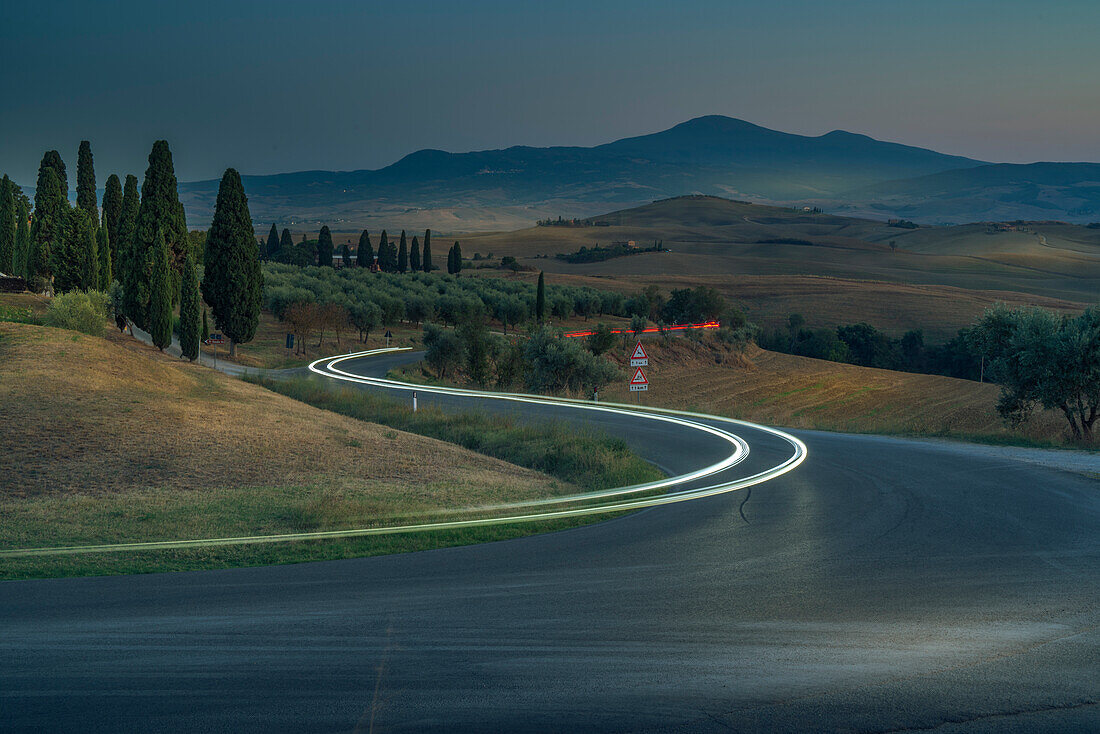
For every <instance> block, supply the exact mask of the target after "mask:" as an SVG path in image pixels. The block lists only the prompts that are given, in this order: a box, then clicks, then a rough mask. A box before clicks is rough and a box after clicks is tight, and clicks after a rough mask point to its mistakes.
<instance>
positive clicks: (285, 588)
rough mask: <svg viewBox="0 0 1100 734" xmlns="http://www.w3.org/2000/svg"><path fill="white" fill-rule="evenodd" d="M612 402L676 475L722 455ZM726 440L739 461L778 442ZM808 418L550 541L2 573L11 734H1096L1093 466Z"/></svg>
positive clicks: (1098, 641)
mask: <svg viewBox="0 0 1100 734" xmlns="http://www.w3.org/2000/svg"><path fill="white" fill-rule="evenodd" d="M407 359H408V358H407V357H388V358H384V359H381V360H374V361H372V362H369V363H365V362H361V363H358V364H356V363H345V366H344V368H345V369H349V371H358V372H362V373H368V372H371V371H372V370H373V371H379V370H383V369H384V368H385V367H386V366H387V365H388V363H390V362H393V361H405V360H407ZM421 400H423V401H432V400H439V401H441V402H442V403H445V404H455V405H458V404H461V401H462V399H461V398H445V397H444V398H432V397H430V396H426V395H422V396H421ZM467 406H468V404H467ZM499 409H502V410H511V411H516V410H519V411H522V414H523V415H526V416H530V418H531V419H532V420H538V419H541V418H542V417H544V416H550V415H553V417H555V418H556V419H569V418H568V417H567V416H565V415H564V413H565V412H567V411H566V409H562V408H546V409H543V408H541V407H539V406H520V407H516V406H514V405H513V406H501V407H499ZM600 420H601V423H602V426H601V427H603V428H604V429H605V430H609V431H612V432H615V433H617V434H619V435H623V436H624V438H627V439H628V440H629V441H630V442H631V443H632V444H633V445H635V446H636V447H637V448H638V449H639V450H640V451H642V452H643V453H644V455H646V456H647V457H649V458H650V459H651V460H653V461H655V462H656V463H658V464H659V465H661V466H662V467H664V468H665V469H666V470H667V471H670V472H676V473H678V472H681V471H686V470H688V469H691V468H694V467H696V466H699V465H700V464H701V463H703V462H704V461H705V460H706V459H707V458H708V454H709V453H710V452H712V451H717V450H718V449H717V448H715V447H708V446H707V445H699V446H694V445H687V444H688V443H690V439H687V438H684V437H672V438H668V437H665V436H662V435H661V433H660V432H659V431H658V432H656V433H655V432H654V430H653V428H652V427H651V426H643V425H641V424H640V423H638V422H637V421H630V420H629V419H623V420H611V419H602V418H601V419H600ZM738 433H740V435H742V436H743V437H744V438H745V439H746V440H747V441H748V443H749V445H750V446H751V449H752V450H751V453H750V456H749V458H748V459H747V460H746V461H745V462H743V464H742V465H740V467H739V468H738V469H739V471H741V472H742V473H744V474H748V473H751V472H752V471H755V470H759V468H761V467H764V466H768V465H773V464H775V463H777V462H778V461H781V460H782V457H783V456H784V455H788V454H789V453H790V446H789V445H786V444H784V442H782V441H781V440H780V439H778V438H777V437H775V436H771V435H770V434H766V433H762V432H759V431H753V430H743V431H741V430H739V431H738ZM797 435H798V436H799V437H800V438H801V439H803V440H804V441H805V442H806V444H807V445H808V446H809V458H808V459H807V461H806V462H805V463H804V464H803V465H802V466H801V467H799V468H798V469H796V470H795V471H793V472H791V473H789V474H786V475H784V476H782V477H779V478H777V479H774V480H772V481H769V482H767V483H765V484H762V485H758V486H756V487H753V488H752V490H751V495H750V494H749V493H747V492H735V493H732V494H726V495H721V496H717V497H712V498H708V499H703V500H696V501H691V502H685V503H680V504H675V505H668V506H664V507H657V508H653V509H649V510H645V511H642V512H637V513H634V514H631V515H628V516H624V517H621V518H619V519H616V520H612V521H610V522H605V523H599V524H595V525H590V526H586V527H582V528H577V529H574V530H569V531H565V532H560V533H552V534H547V535H541V536H532V537H528V538H522V539H517V540H512V541H506V542H501V543H491V544H485V545H479V546H469V547H463V548H451V549H444V550H438V551H430V552H423V553H415V554H409V555H401V556H389V557H381V558H367V559H359V560H350V561H336V562H327V563H316V564H302V565H295V566H282V567H271V568H256V569H240V570H228V571H207V572H197V573H182V574H160V575H149V576H134V577H110V578H90V579H65V580H47V581H31V582H9V583H3V584H0V729H2V730H4V731H80V732H94V731H104V732H116V731H119V732H127V731H133V732H177V731H204V732H205V731H210V732H281V731H310V732H351V731H364V732H365V731H371V730H373V731H558V732H567V731H609V732H621V731H644V732H651V731H684V732H695V731H703V732H707V731H715V732H726V731H838V730H840V731H859V732H885V731H918V730H934V731H937V732H953V731H989V732H1000V731H1051V732H1054V731H1057V732H1065V731H1100V705H1098V704H1100V626H1098V625H1100V478H1098V477H1097V476H1096V475H1089V474H1083V473H1074V472H1070V471H1063V470H1060V469H1058V468H1056V467H1049V466H1040V465H1037V464H1034V463H1026V462H1022V461H1016V460H1013V459H1010V458H1004V457H998V456H990V455H988V454H984V453H979V452H975V451H972V450H970V449H968V448H967V447H965V446H962V445H954V444H946V443H945V444H931V443H926V442H918V441H907V440H901V439H891V438H882V437H872V436H851V435H842V434H828V433H815V432H798V433H797Z"/></svg>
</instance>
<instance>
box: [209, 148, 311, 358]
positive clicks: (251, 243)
mask: <svg viewBox="0 0 1100 734" xmlns="http://www.w3.org/2000/svg"><path fill="white" fill-rule="evenodd" d="M327 230H328V228H327V227H325V228H323V229H322V230H321V231H322V233H325V232H327ZM330 242H331V239H330ZM331 260H332V254H331V250H330V252H329V261H330V262H331ZM263 287H264V278H263V273H262V272H261V271H260V261H259V258H258V256H257V247H256V238H255V235H254V234H253V231H252V215H251V214H250V213H249V211H248V198H247V197H246V196H245V194H244V186H243V185H242V184H241V175H240V174H239V173H237V171H235V170H234V169H232V168H229V169H227V170H226V172H225V175H224V176H222V182H221V185H220V186H219V187H218V202H217V204H216V205H215V208H214V219H213V221H212V222H211V223H210V230H209V231H208V232H207V234H206V262H205V275H204V276H203V279H202V295H203V298H204V299H205V300H206V302H207V303H208V304H210V309H211V310H212V311H213V312H214V323H215V324H216V325H217V327H218V328H219V329H220V330H221V331H222V332H223V333H224V334H225V335H226V336H227V337H229V339H230V342H229V354H230V355H236V353H237V344H238V343H243V342H247V341H250V340H251V339H252V337H254V336H255V335H256V326H257V325H258V324H259V321H260V301H261V298H262V296H263Z"/></svg>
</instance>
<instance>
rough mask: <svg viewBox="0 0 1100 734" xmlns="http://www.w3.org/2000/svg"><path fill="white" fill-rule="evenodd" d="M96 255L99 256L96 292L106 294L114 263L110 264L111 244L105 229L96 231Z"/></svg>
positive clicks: (101, 228) (109, 285)
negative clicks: (99, 291)
mask: <svg viewBox="0 0 1100 734" xmlns="http://www.w3.org/2000/svg"><path fill="white" fill-rule="evenodd" d="M95 250H96V254H97V255H99V286H98V290H101V291H103V292H104V293H106V292H107V291H109V290H111V281H112V280H114V277H115V276H114V263H113V262H111V243H110V238H109V237H108V236H107V228H106V227H100V228H99V229H98V230H96V240H95Z"/></svg>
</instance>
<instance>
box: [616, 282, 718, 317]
mask: <svg viewBox="0 0 1100 734" xmlns="http://www.w3.org/2000/svg"><path fill="white" fill-rule="evenodd" d="M624 308H625V312H626V313H625V315H627V316H641V317H643V318H645V319H648V320H649V321H652V322H654V323H655V324H658V325H660V324H697V323H700V322H703V321H717V320H719V319H721V318H722V316H723V314H724V313H725V312H726V310H727V306H726V300H725V299H724V298H723V297H722V295H721V294H720V293H719V292H718V291H716V290H715V289H713V288H708V287H707V286H702V285H701V286H697V287H695V288H681V289H674V290H672V291H671V292H670V293H669V295H668V297H667V298H666V297H665V296H664V295H662V293H661V289H660V288H658V287H657V286H656V285H649V286H646V287H645V288H644V289H643V290H641V291H640V292H639V293H637V294H636V295H634V296H632V297H631V298H629V299H627V300H626V302H625V303H624Z"/></svg>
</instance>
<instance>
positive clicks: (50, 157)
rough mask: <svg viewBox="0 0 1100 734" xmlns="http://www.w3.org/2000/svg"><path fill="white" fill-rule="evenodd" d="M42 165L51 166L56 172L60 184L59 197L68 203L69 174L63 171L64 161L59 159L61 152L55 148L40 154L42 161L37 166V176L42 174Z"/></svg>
mask: <svg viewBox="0 0 1100 734" xmlns="http://www.w3.org/2000/svg"><path fill="white" fill-rule="evenodd" d="M42 166H46V167H47V168H52V169H53V171H54V173H56V174H57V182H58V184H59V185H60V186H61V198H63V199H64V200H65V203H66V204H68V203H69V176H68V174H67V173H65V161H63V160H61V154H60V153H58V152H57V151H56V150H47V151H46V152H45V154H43V156H42V163H41V164H40V165H39V167H38V176H39V178H41V176H42Z"/></svg>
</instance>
